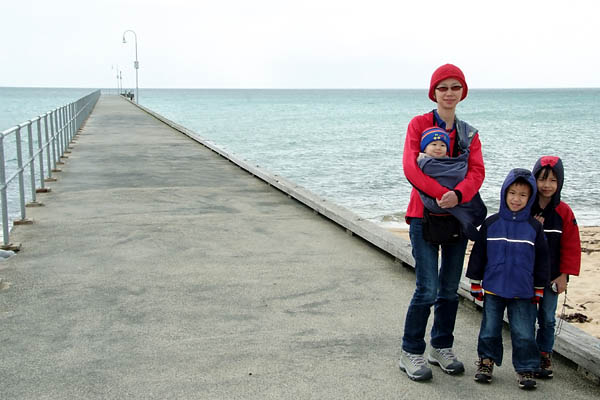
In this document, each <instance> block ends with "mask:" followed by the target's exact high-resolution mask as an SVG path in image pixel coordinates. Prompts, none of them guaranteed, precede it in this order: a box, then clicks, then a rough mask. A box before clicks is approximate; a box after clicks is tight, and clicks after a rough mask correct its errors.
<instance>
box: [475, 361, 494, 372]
mask: <svg viewBox="0 0 600 400" xmlns="http://www.w3.org/2000/svg"><path fill="white" fill-rule="evenodd" d="M475 364H477V366H478V367H479V368H478V372H481V373H482V374H486V375H491V373H492V368H493V367H494V363H491V362H489V363H486V362H483V360H482V361H477V362H476V363H475Z"/></svg>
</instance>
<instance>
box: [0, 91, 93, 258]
mask: <svg viewBox="0 0 600 400" xmlns="http://www.w3.org/2000/svg"><path fill="white" fill-rule="evenodd" d="M99 98H100V90H95V91H93V92H91V93H89V94H88V95H86V96H83V97H82V98H80V99H78V100H76V101H74V102H72V103H69V104H67V105H64V106H61V107H57V108H55V109H54V110H51V111H48V112H47V113H45V114H42V115H39V116H37V117H35V118H33V119H30V120H28V121H25V122H23V123H21V124H18V125H15V126H13V127H12V128H9V129H6V130H5V131H3V132H2V133H1V134H0V203H1V208H2V245H1V246H0V248H2V249H9V250H18V249H19V248H18V246H15V245H12V244H11V243H10V236H9V235H10V225H11V223H15V224H16V223H28V222H31V221H29V220H27V217H26V206H28V205H41V204H40V203H38V202H37V201H36V193H37V192H45V191H48V190H47V189H46V188H45V185H44V182H46V181H51V180H54V179H53V178H52V172H57V171H58V170H57V169H56V167H57V164H59V163H60V159H61V158H63V157H64V155H65V153H66V152H68V146H69V143H71V142H72V140H73V138H74V137H75V135H76V134H77V132H78V131H79V129H80V128H81V126H82V125H83V123H84V122H85V121H86V120H87V118H88V116H89V115H90V113H91V112H92V110H93V108H94V106H95V105H96V103H97V102H98V99H99ZM25 129H26V136H25V138H23V137H22V136H24V135H22V134H21V132H22V131H24V130H25ZM42 130H43V132H42ZM34 131H35V134H34ZM13 137H14V140H12V139H13ZM13 142H14V143H13ZM9 144H11V145H14V153H12V152H11V153H10V156H9V157H8V160H10V161H13V163H8V162H7V155H6V151H7V147H8V145H9ZM23 146H26V149H27V150H26V153H25V154H23ZM9 150H10V149H9ZM13 157H14V158H13ZM15 159H16V167H15V166H14V165H13V164H14V160H15ZM36 168H37V172H36ZM7 176H8V178H7ZM15 178H17V181H18V186H19V189H18V193H12V192H11V193H10V195H11V200H12V198H13V197H18V202H19V206H20V219H14V218H13V217H12V216H11V213H10V211H11V210H9V204H10V203H9V193H8V187H9V186H8V185H9V184H10V183H11V182H12V181H13V180H14V179H15ZM27 182H28V183H29V186H30V188H29V193H26V190H25V186H26V183H27ZM38 183H39V187H38V186H37V184H38ZM27 199H30V200H31V202H30V203H26V201H27Z"/></svg>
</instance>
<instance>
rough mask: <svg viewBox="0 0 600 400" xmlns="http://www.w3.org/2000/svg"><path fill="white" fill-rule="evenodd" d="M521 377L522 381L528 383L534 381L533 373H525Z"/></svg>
mask: <svg viewBox="0 0 600 400" xmlns="http://www.w3.org/2000/svg"><path fill="white" fill-rule="evenodd" d="M519 376H520V377H521V380H523V381H528V380H530V379H533V372H523V373H522V374H519Z"/></svg>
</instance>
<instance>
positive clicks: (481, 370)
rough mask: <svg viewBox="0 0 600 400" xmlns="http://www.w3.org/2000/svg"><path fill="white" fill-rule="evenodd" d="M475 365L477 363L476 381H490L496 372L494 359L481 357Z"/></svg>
mask: <svg viewBox="0 0 600 400" xmlns="http://www.w3.org/2000/svg"><path fill="white" fill-rule="evenodd" d="M475 365H477V372H476V373H475V382H479V383H490V382H491V381H492V373H493V372H494V361H493V360H492V359H490V358H480V359H479V361H477V362H475Z"/></svg>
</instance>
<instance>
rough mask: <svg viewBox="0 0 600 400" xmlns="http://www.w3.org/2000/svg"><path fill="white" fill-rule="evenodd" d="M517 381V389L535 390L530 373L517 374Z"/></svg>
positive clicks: (533, 380) (531, 373)
mask: <svg viewBox="0 0 600 400" xmlns="http://www.w3.org/2000/svg"><path fill="white" fill-rule="evenodd" d="M517 381H518V382H519V387H520V388H521V389H523V390H532V389H535V386H536V383H535V379H533V372H531V371H526V372H517Z"/></svg>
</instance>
